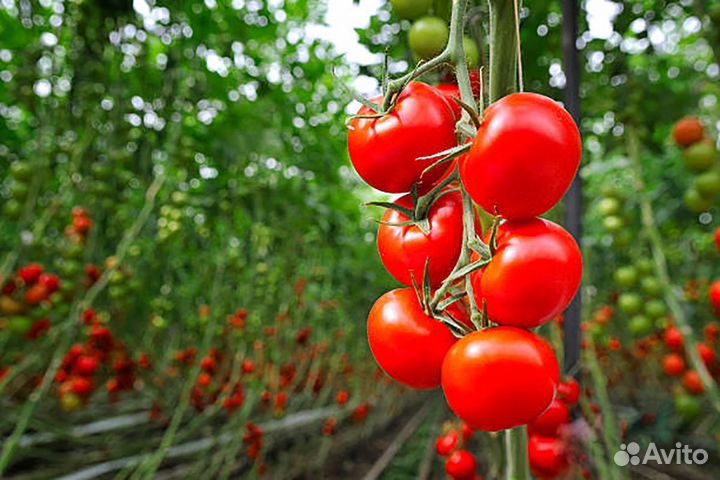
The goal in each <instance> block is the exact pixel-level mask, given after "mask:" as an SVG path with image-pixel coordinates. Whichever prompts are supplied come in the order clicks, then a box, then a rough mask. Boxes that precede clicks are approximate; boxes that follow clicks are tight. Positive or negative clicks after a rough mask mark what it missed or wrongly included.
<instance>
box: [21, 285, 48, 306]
mask: <svg viewBox="0 0 720 480" xmlns="http://www.w3.org/2000/svg"><path fill="white" fill-rule="evenodd" d="M49 296H50V292H48V289H47V288H46V287H45V285H43V284H42V283H36V284H35V285H33V286H32V287H30V289H28V291H27V293H25V303H27V304H28V305H37V304H39V303H40V302H42V301H43V300H45V299H46V298H48V297H49Z"/></svg>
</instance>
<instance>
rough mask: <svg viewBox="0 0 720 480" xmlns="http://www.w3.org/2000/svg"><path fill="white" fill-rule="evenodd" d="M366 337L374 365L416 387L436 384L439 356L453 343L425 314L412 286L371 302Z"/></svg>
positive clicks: (431, 386) (438, 324)
mask: <svg viewBox="0 0 720 480" xmlns="http://www.w3.org/2000/svg"><path fill="white" fill-rule="evenodd" d="M368 339H369V341H370V349H371V350H372V353H373V355H374V356H375V360H377V363H378V365H380V367H381V368H382V369H383V370H385V372H386V373H387V374H388V375H390V376H391V377H392V378H393V379H395V380H396V381H398V382H400V383H402V384H404V385H407V386H409V387H413V388H417V389H431V388H436V387H438V386H440V372H441V368H442V363H443V358H445V354H446V353H447V351H448V350H449V349H450V347H451V346H452V345H453V344H454V343H455V337H454V336H453V334H452V333H450V330H449V329H448V328H447V327H446V326H445V325H443V324H442V323H440V322H439V321H438V320H435V319H434V318H431V317H428V316H427V315H425V312H424V311H423V309H422V306H421V305H420V302H419V301H418V299H417V295H416V294H415V291H414V290H413V289H412V288H402V289H397V290H392V291H390V292H388V293H386V294H385V295H383V296H382V297H380V298H379V299H378V300H377V301H376V302H375V305H373V307H372V310H371V311H370V316H369V317H368Z"/></svg>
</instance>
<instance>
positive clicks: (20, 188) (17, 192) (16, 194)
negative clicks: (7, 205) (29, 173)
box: [10, 181, 30, 201]
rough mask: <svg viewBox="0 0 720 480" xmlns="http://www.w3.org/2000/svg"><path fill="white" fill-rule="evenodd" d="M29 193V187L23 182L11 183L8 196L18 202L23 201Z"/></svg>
mask: <svg viewBox="0 0 720 480" xmlns="http://www.w3.org/2000/svg"><path fill="white" fill-rule="evenodd" d="M29 191H30V187H29V186H28V184H27V183H25V182H17V181H16V182H13V184H12V185H10V195H11V196H12V197H13V198H16V199H18V200H21V201H24V200H25V199H26V198H27V196H28V192H29Z"/></svg>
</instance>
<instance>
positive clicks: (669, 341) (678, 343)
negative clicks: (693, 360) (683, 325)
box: [665, 326, 685, 350]
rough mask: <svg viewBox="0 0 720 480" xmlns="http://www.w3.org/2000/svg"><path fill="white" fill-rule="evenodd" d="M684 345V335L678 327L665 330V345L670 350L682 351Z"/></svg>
mask: <svg viewBox="0 0 720 480" xmlns="http://www.w3.org/2000/svg"><path fill="white" fill-rule="evenodd" d="M684 343H685V341H684V340H683V336H682V333H680V330H678V329H677V328H676V327H673V326H670V327H668V328H667V329H666V330H665V345H667V347H668V348H669V349H670V350H680V349H681V348H683V344H684Z"/></svg>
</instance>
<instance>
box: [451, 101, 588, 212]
mask: <svg viewBox="0 0 720 480" xmlns="http://www.w3.org/2000/svg"><path fill="white" fill-rule="evenodd" d="M581 155H582V145H581V140H580V133H579V132H578V129H577V126H575V122H574V121H573V119H572V117H571V116H570V115H569V114H568V113H567V112H566V111H565V110H564V109H563V108H562V107H560V106H559V105H558V104H557V103H555V102H554V101H553V100H551V99H550V98H547V97H544V96H542V95H537V94H534V93H516V94H513V95H509V96H507V97H504V98H502V99H501V100H499V101H497V102H495V103H494V104H493V105H491V106H490V107H489V108H488V109H487V110H486V111H485V121H484V122H483V125H482V127H481V128H480V130H479V131H478V134H477V137H476V138H475V141H474V142H473V146H472V149H471V150H470V152H469V153H468V155H467V157H466V158H465V159H464V161H463V162H461V163H460V176H461V178H462V181H463V184H464V185H465V187H466V188H467V191H468V193H469V194H470V196H471V197H472V198H473V200H475V202H476V203H478V204H480V206H481V207H482V208H483V209H485V211H487V212H489V213H494V212H495V210H496V209H497V212H498V213H499V214H500V215H501V216H503V217H504V218H507V219H522V218H531V217H536V216H538V215H542V214H543V213H545V212H547V211H548V210H550V209H551V208H552V207H554V206H555V205H556V204H557V203H558V202H559V201H560V200H561V199H562V197H563V195H565V192H567V190H568V188H570V184H571V183H572V180H573V178H574V177H575V174H576V173H577V170H578V167H579V166H580V157H581Z"/></svg>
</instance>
